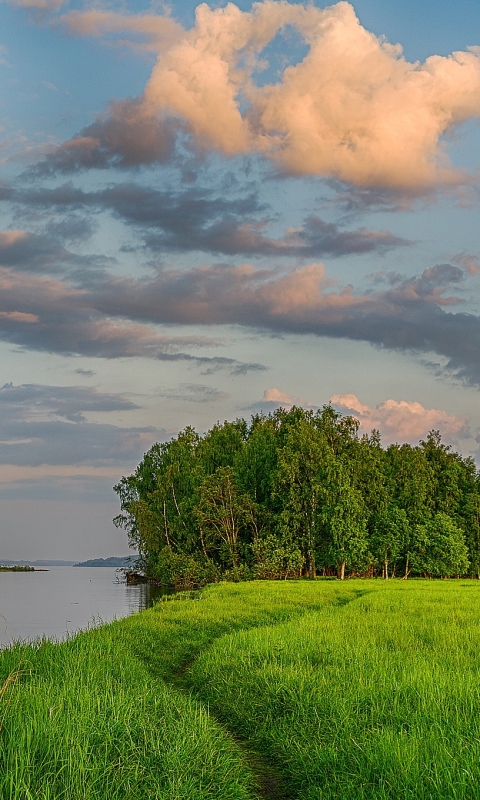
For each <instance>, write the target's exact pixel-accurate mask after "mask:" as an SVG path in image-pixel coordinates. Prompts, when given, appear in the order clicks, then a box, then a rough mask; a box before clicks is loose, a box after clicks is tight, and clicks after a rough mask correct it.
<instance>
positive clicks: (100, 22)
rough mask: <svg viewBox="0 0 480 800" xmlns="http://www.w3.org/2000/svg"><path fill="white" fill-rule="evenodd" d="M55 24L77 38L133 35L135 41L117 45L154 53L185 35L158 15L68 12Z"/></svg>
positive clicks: (167, 19)
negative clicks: (135, 38)
mask: <svg viewBox="0 0 480 800" xmlns="http://www.w3.org/2000/svg"><path fill="white" fill-rule="evenodd" d="M58 24H60V25H61V26H62V27H63V28H65V29H66V30H67V31H68V32H69V33H72V34H74V35H76V36H95V37H106V36H108V35H109V34H126V35H127V36H130V37H131V36H132V35H133V36H135V37H137V41H132V40H131V39H130V40H128V39H121V40H120V41H118V40H117V43H118V44H121V45H129V46H131V47H134V48H139V49H145V50H153V51H154V52H157V53H158V51H159V49H160V47H162V46H165V44H167V45H168V46H169V47H171V46H172V44H173V42H174V41H175V40H176V39H180V38H181V37H182V35H183V34H184V30H183V28H182V26H181V25H179V24H178V23H177V22H175V20H173V19H172V18H171V17H167V16H160V15H158V14H135V15H128V14H121V13H118V12H116V11H104V10H101V9H97V8H91V9H89V10H87V11H70V12H68V13H67V14H63V15H62V16H61V17H60V19H59V20H58Z"/></svg>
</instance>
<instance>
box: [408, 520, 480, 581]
mask: <svg viewBox="0 0 480 800" xmlns="http://www.w3.org/2000/svg"><path fill="white" fill-rule="evenodd" d="M411 560H412V566H413V568H414V569H415V571H417V572H423V573H424V575H431V576H436V577H449V576H451V575H462V574H465V573H466V572H467V571H468V567H469V563H470V562H469V560H468V548H467V545H466V544H465V537H464V535H463V531H462V530H461V529H460V528H459V527H458V525H456V524H455V521H454V520H453V519H452V518H451V517H449V516H448V514H445V513H444V512H443V511H439V512H438V513H437V514H435V517H434V518H433V519H431V520H429V521H428V522H426V523H425V524H424V525H417V528H416V531H415V540H414V551H413V553H412V559H411Z"/></svg>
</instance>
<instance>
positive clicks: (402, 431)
mask: <svg viewBox="0 0 480 800" xmlns="http://www.w3.org/2000/svg"><path fill="white" fill-rule="evenodd" d="M330 403H331V404H332V405H333V406H334V407H335V408H336V409H338V410H339V411H340V412H341V413H342V414H351V415H352V416H354V417H356V418H357V419H358V420H359V422H360V429H361V430H362V431H364V432H366V433H369V432H370V431H371V430H372V429H374V428H375V429H377V430H379V431H380V433H381V434H382V438H383V439H384V441H385V442H386V443H387V444H390V443H392V442H397V441H400V442H412V443H416V442H417V441H418V440H419V439H421V438H424V437H425V436H426V435H427V433H428V432H429V431H430V430H432V429H435V430H440V432H441V433H442V434H443V435H444V436H446V437H447V439H450V440H452V438H453V439H455V438H456V437H457V436H459V435H461V434H462V433H463V434H465V433H466V427H467V426H466V421H465V419H463V418H462V417H457V416H455V415H454V414H448V413H447V412H446V411H441V410H439V409H436V408H424V407H423V406H422V404H421V403H419V402H416V401H414V402H408V401H406V400H399V401H398V400H391V399H390V400H385V401H384V402H383V403H379V405H377V406H375V407H374V408H371V407H369V406H367V405H364V404H363V403H361V402H360V400H359V399H358V397H356V396H355V395H354V394H344V395H339V394H336V395H333V396H332V397H331V398H330Z"/></svg>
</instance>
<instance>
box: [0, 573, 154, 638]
mask: <svg viewBox="0 0 480 800" xmlns="http://www.w3.org/2000/svg"><path fill="white" fill-rule="evenodd" d="M47 569H48V571H45V572H41V571H38V572H37V571H35V572H0V646H6V645H8V644H10V642H11V641H12V640H18V639H21V640H30V639H35V638H36V637H38V636H43V635H45V636H48V637H49V638H55V639H63V638H65V636H67V635H68V634H70V633H74V632H75V631H78V630H81V629H84V628H88V626H89V625H92V624H98V622H100V621H102V622H110V621H111V620H112V619H115V618H117V619H119V618H120V617H126V616H128V615H129V614H133V613H134V612H136V611H142V610H143V609H144V608H147V607H148V606H149V605H151V604H152V602H153V599H154V597H156V596H158V595H160V594H162V590H161V589H160V590H159V589H156V588H154V587H151V586H149V585H148V584H140V585H138V586H127V585H126V584H125V583H121V582H119V575H120V577H121V573H117V571H116V570H115V569H114V568H112V567H48V568H47Z"/></svg>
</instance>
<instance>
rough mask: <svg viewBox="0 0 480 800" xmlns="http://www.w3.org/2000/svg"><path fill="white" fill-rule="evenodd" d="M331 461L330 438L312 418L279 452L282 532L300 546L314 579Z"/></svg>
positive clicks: (303, 420)
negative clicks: (327, 465)
mask: <svg viewBox="0 0 480 800" xmlns="http://www.w3.org/2000/svg"><path fill="white" fill-rule="evenodd" d="M331 457H332V456H331V453H330V451H329V448H328V443H327V440H326V437H325V435H324V434H323V432H322V431H321V430H318V429H316V428H315V427H313V425H312V424H311V416H310V417H308V416H305V417H303V418H300V419H299V420H297V422H296V424H295V425H294V426H291V427H290V428H289V430H288V431H287V433H286V435H285V439H284V444H283V447H282V448H281V449H280V450H279V452H278V472H277V476H276V486H275V492H276V494H277V497H279V498H281V504H282V510H281V513H280V529H281V531H282V532H283V535H284V537H285V538H287V539H288V538H289V537H292V538H293V539H294V540H295V541H296V542H297V543H298V547H299V549H300V551H301V553H302V556H303V558H304V561H305V563H306V565H307V570H308V576H309V578H312V579H313V578H315V576H316V563H315V551H316V547H317V544H318V539H319V532H320V528H321V508H320V506H321V499H322V497H323V485H322V474H323V471H324V469H325V462H326V460H327V459H328V458H331Z"/></svg>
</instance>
